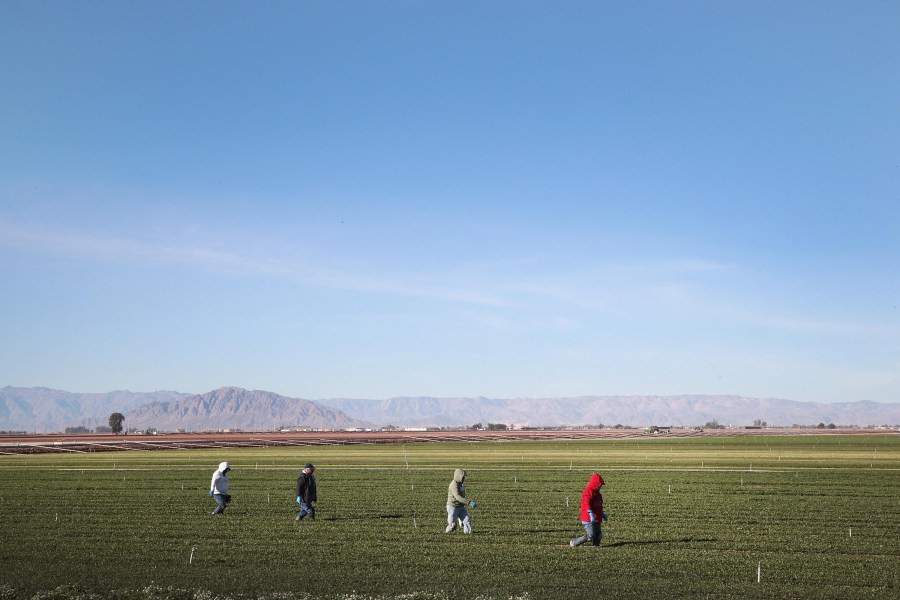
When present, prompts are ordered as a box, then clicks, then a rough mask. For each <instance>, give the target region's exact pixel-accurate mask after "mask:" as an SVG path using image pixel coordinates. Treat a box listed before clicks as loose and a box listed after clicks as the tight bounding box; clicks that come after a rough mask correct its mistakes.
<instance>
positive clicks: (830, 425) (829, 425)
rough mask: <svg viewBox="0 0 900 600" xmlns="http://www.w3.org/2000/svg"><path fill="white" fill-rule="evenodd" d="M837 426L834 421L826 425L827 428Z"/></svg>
mask: <svg viewBox="0 0 900 600" xmlns="http://www.w3.org/2000/svg"><path fill="white" fill-rule="evenodd" d="M835 428H837V425H835V424H834V423H829V424H828V425H827V426H826V429H835Z"/></svg>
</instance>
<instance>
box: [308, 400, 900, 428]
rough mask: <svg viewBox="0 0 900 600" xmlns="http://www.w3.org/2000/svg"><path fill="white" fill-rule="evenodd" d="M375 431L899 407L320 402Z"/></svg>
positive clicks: (857, 415)
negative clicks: (389, 427)
mask: <svg viewBox="0 0 900 600" xmlns="http://www.w3.org/2000/svg"><path fill="white" fill-rule="evenodd" d="M319 403H320V404H324V405H326V406H333V407H335V408H338V409H340V410H343V411H344V412H347V413H348V414H352V415H354V416H355V417H357V418H360V419H363V420H366V421H371V422H373V423H375V424H376V425H379V426H385V425H410V426H420V427H421V426H429V425H431V426H442V427H450V426H463V425H473V424H475V423H482V424H484V425H487V424H488V423H489V422H490V423H505V424H518V425H528V426H555V425H598V424H604V425H615V424H623V425H632V426H643V425H650V424H658V425H663V424H665V425H685V426H691V425H704V424H706V423H707V422H709V421H713V420H715V421H718V422H719V423H720V424H722V425H729V424H730V425H735V426H744V425H752V424H753V422H754V421H755V420H756V419H759V420H761V421H765V422H766V423H768V424H769V425H772V426H789V425H794V424H799V425H815V424H817V423H826V424H828V423H835V424H838V425H860V426H866V425H897V424H900V403H897V404H880V403H876V402H869V401H861V402H844V403H836V404H827V403H820V402H795V401H792V400H782V399H778V398H747V397H743V396H726V395H680V396H580V397H575V398H537V399H535V398H515V399H507V400H497V399H490V398H483V397H478V398H433V397H400V398H390V399H387V400H358V399H345V398H335V399H329V400H319Z"/></svg>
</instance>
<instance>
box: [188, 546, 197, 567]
mask: <svg viewBox="0 0 900 600" xmlns="http://www.w3.org/2000/svg"><path fill="white" fill-rule="evenodd" d="M196 549H197V546H191V557H190V558H188V564H191V563H192V562H194V550H196Z"/></svg>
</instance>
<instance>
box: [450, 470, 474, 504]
mask: <svg viewBox="0 0 900 600" xmlns="http://www.w3.org/2000/svg"><path fill="white" fill-rule="evenodd" d="M465 479H466V471H465V470H464V469H457V470H456V471H454V472H453V481H451V482H450V489H449V490H448V491H447V506H466V505H467V504H469V499H468V498H466V485H465V483H463V482H464V481H465Z"/></svg>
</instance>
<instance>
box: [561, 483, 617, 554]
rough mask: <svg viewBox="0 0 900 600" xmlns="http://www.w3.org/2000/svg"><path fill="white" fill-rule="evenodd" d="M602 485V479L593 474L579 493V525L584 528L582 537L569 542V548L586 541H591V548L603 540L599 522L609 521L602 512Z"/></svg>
mask: <svg viewBox="0 0 900 600" xmlns="http://www.w3.org/2000/svg"><path fill="white" fill-rule="evenodd" d="M603 483H604V482H603V478H602V477H600V475H599V474H598V473H594V474H593V475H591V479H590V481H589V482H588V484H587V487H586V488H584V492H582V493H581V524H582V525H583V526H584V535H583V536H581V537H579V538H575V539H574V540H572V541H570V542H569V545H570V546H572V547H575V546H580V545H581V544H583V543H585V542H586V541H588V540H591V545H592V546H599V545H600V540H601V539H603V531H602V530H601V529H600V521H601V520H603V521H607V520H609V519H608V517H607V516H606V513H605V512H603V495H602V494H601V493H600V490H601V489H603Z"/></svg>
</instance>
